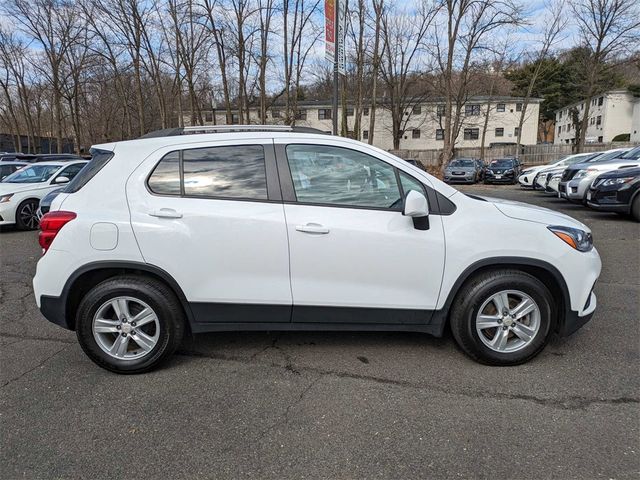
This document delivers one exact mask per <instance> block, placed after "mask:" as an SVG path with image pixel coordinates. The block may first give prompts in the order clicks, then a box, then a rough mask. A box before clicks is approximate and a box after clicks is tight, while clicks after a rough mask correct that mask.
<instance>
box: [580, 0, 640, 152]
mask: <svg viewBox="0 0 640 480" xmlns="http://www.w3.org/2000/svg"><path fill="white" fill-rule="evenodd" d="M571 9H572V13H573V17H574V18H575V19H576V22H577V23H578V28H579V31H580V39H581V46H582V47H583V48H584V49H585V50H586V55H584V59H583V62H584V65H583V72H584V88H583V90H584V98H585V101H584V104H585V105H584V111H583V116H582V118H581V120H580V128H579V129H576V148H577V151H578V152H582V150H583V149H584V143H585V136H586V132H587V125H588V122H589V110H590V102H591V98H592V97H593V96H594V95H596V94H598V93H600V91H599V90H600V88H601V87H600V82H601V79H602V78H603V76H604V75H606V74H607V72H608V71H610V69H611V68H612V67H613V66H614V65H615V62H614V60H615V59H616V58H617V57H619V56H620V55H622V54H623V53H627V52H632V51H634V50H635V48H637V46H638V41H639V39H640V7H639V4H638V2H637V0H573V1H572V3H571Z"/></svg>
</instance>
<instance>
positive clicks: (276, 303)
mask: <svg viewBox="0 0 640 480" xmlns="http://www.w3.org/2000/svg"><path fill="white" fill-rule="evenodd" d="M275 171H276V166H275V157H274V153H273V143H271V142H267V143H266V144H265V143H264V140H255V141H252V140H246V141H243V142H241V143H234V142H216V143H215V145H214V146H212V145H211V144H192V145H190V146H189V148H186V149H184V148H183V147H166V148H163V149H161V150H159V151H157V152H155V153H154V154H153V155H152V156H151V157H150V158H149V159H147V160H145V161H144V162H143V163H142V164H141V165H140V167H138V169H136V171H135V172H134V173H133V174H132V176H131V177H130V178H129V180H128V181H127V197H128V201H129V205H130V210H131V223H132V227H133V231H134V233H135V236H136V240H137V242H138V244H139V246H140V251H141V253H142V256H143V258H144V259H145V261H146V262H147V263H149V264H152V265H154V266H156V267H159V268H160V269H162V270H164V271H165V272H166V273H167V274H169V275H170V276H171V277H172V278H173V279H174V280H175V281H176V282H177V284H178V285H179V286H180V288H181V289H182V290H183V292H184V294H185V296H186V297H187V300H188V302H189V304H190V306H191V309H192V311H193V314H194V316H195V317H196V321H197V322H221V323H228V322H233V323H237V322H289V321H290V318H291V303H292V300H291V286H290V282H289V251H288V243H287V232H286V226H285V222H284V209H283V205H282V200H281V196H280V189H279V187H278V183H277V182H278V179H277V174H276V173H275Z"/></svg>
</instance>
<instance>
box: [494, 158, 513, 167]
mask: <svg viewBox="0 0 640 480" xmlns="http://www.w3.org/2000/svg"><path fill="white" fill-rule="evenodd" d="M490 167H491V168H511V167H513V160H509V159H504V158H503V159H501V160H492V161H491V165H490Z"/></svg>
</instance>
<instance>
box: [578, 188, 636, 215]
mask: <svg viewBox="0 0 640 480" xmlns="http://www.w3.org/2000/svg"><path fill="white" fill-rule="evenodd" d="M627 196H628V195H625V192H624V191H622V192H621V190H620V189H618V188H616V187H611V188H610V189H607V188H603V189H589V191H588V192H587V195H586V200H587V205H588V206H589V207H591V208H593V209H594V210H600V211H602V212H619V213H629V211H630V210H631V205H630V203H629V200H628V199H627Z"/></svg>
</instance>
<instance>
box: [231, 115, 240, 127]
mask: <svg viewBox="0 0 640 480" xmlns="http://www.w3.org/2000/svg"><path fill="white" fill-rule="evenodd" d="M239 123H240V117H239V116H238V114H237V113H232V114H231V125H238V124H239Z"/></svg>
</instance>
